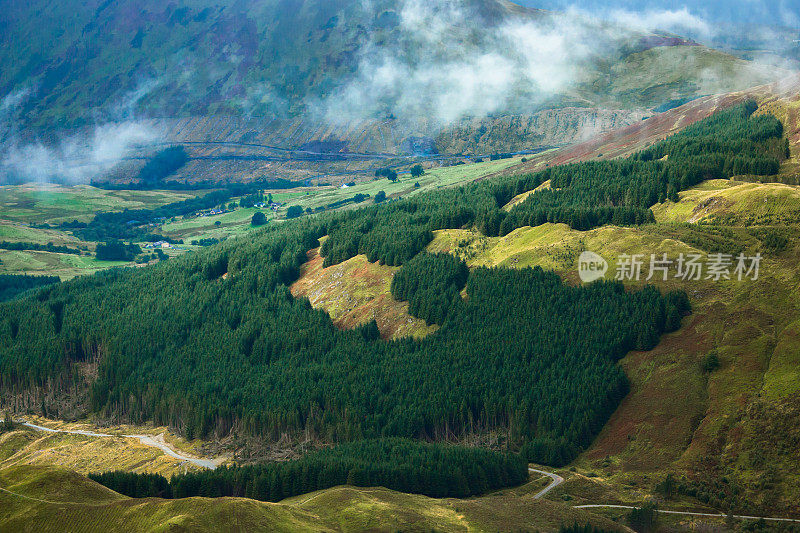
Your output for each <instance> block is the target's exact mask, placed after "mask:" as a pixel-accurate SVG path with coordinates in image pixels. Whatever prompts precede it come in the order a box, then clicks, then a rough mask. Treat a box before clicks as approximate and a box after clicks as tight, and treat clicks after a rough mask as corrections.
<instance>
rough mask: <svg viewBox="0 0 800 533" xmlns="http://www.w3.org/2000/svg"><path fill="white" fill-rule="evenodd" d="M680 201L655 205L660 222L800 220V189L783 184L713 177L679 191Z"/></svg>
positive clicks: (746, 222)
mask: <svg viewBox="0 0 800 533" xmlns="http://www.w3.org/2000/svg"><path fill="white" fill-rule="evenodd" d="M679 196H680V201H679V202H677V203H674V202H670V201H666V202H664V203H663V204H658V205H656V206H654V207H653V214H655V216H656V220H658V221H659V222H710V221H713V220H714V219H715V218H717V219H719V218H720V217H725V218H726V222H727V223H733V224H736V225H739V226H741V225H761V226H763V225H776V224H797V223H798V222H800V189H799V188H798V187H796V186H792V185H784V184H781V183H747V182H742V181H734V180H710V181H706V182H704V183H702V184H700V185H699V186H698V187H695V188H693V189H690V190H688V191H683V192H681V193H679Z"/></svg>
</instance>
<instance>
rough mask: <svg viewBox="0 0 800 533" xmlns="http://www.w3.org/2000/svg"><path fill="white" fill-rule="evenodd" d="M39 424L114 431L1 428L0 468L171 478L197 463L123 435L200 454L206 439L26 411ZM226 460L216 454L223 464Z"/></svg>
mask: <svg viewBox="0 0 800 533" xmlns="http://www.w3.org/2000/svg"><path fill="white" fill-rule="evenodd" d="M26 420H28V421H30V422H33V423H35V424H37V425H40V426H44V427H48V428H52V429H56V430H62V431H89V432H95V433H103V434H108V435H113V436H112V437H91V436H84V435H75V434H68V433H48V432H44V431H39V430H34V429H30V428H27V427H25V426H20V425H18V426H17V427H16V428H15V430H14V431H11V432H6V433H0V469H3V468H8V467H12V466H20V465H28V466H48V465H49V466H58V467H63V468H68V469H70V470H74V471H75V472H78V473H79V474H89V473H92V472H105V471H109V470H120V469H121V470H125V471H130V472H142V473H155V474H161V475H163V476H166V477H170V476H172V475H173V474H176V473H179V472H184V471H186V470H195V469H197V468H200V467H198V466H195V465H193V464H191V463H184V462H183V461H181V460H179V459H176V458H174V457H171V456H169V455H167V454H165V453H163V452H162V451H161V450H159V449H157V448H154V447H152V446H146V445H144V444H142V443H141V442H140V441H139V440H138V439H136V438H129V437H125V435H150V436H153V437H154V438H155V439H156V440H163V442H164V443H167V444H168V445H169V446H170V447H171V448H173V449H174V450H178V451H180V452H181V453H183V454H188V455H190V456H195V457H202V456H203V453H202V452H201V451H199V448H201V447H202V446H203V445H204V444H205V443H203V442H202V441H199V440H198V441H194V442H187V441H186V440H184V439H182V438H180V437H177V436H175V435H173V434H172V433H171V432H170V431H169V429H168V428H166V427H150V426H129V425H117V426H110V427H99V426H97V425H96V424H92V423H90V422H88V421H84V422H63V421H57V420H49V419H46V418H42V417H37V416H30V415H29V416H26ZM225 460H226V459H225V458H224V457H222V458H220V459H219V462H220V463H222V462H224V461H225Z"/></svg>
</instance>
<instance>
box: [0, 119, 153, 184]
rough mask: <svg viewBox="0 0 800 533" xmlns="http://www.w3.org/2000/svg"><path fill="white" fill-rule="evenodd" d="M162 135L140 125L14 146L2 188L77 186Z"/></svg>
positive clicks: (0, 165) (3, 163)
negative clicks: (36, 184) (9, 185)
mask: <svg viewBox="0 0 800 533" xmlns="http://www.w3.org/2000/svg"><path fill="white" fill-rule="evenodd" d="M159 137H160V135H159V133H158V132H157V131H155V130H154V129H152V128H151V127H149V126H146V125H144V124H142V123H139V122H124V123H119V124H105V125H101V126H97V127H96V128H94V130H93V131H92V132H91V133H89V134H75V135H71V136H68V137H65V138H63V139H62V140H61V141H59V142H58V143H57V144H55V145H53V146H49V145H47V146H46V145H44V144H42V143H28V144H18V143H10V145H9V146H8V147H7V148H6V149H5V151H4V153H3V154H2V160H0V184H5V183H22V182H39V183H62V184H67V185H75V184H81V183H88V182H90V181H91V180H93V179H95V178H97V177H99V176H101V175H102V174H104V173H106V172H108V171H109V170H111V169H112V168H114V167H115V166H116V165H117V164H119V163H120V161H122V160H123V159H124V158H125V157H126V156H128V155H129V154H130V153H131V151H132V150H133V149H135V148H137V147H139V146H144V145H148V144H152V143H153V142H154V141H156V140H158V139H159Z"/></svg>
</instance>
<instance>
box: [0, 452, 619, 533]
mask: <svg viewBox="0 0 800 533" xmlns="http://www.w3.org/2000/svg"><path fill="white" fill-rule="evenodd" d="M539 487H540V483H539V480H538V479H534V480H533V481H532V482H531V483H530V484H529V485H523V486H522V487H518V488H516V489H509V490H505V491H501V492H499V493H494V494H491V495H488V496H484V497H480V498H470V499H467V500H453V499H434V498H428V497H426V496H418V495H413V494H403V493H399V492H395V491H391V490H388V489H383V488H363V489H362V488H355V487H334V488H331V489H327V490H324V491H318V492H315V493H311V494H306V495H303V496H298V497H294V498H290V499H287V500H284V501H283V502H280V503H263V502H257V501H254V500H246V499H242V498H219V499H208V498H188V499H183V500H159V499H155V498H148V499H142V500H135V499H130V498H126V497H124V496H120V495H119V494H117V493H115V492H112V491H110V490H108V489H106V488H105V487H102V486H101V485H98V484H96V483H94V482H92V481H90V480H88V479H86V478H84V477H82V476H80V475H78V474H75V473H73V472H69V471H66V470H62V469H59V468H54V467H31V466H26V467H21V466H20V467H12V468H5V469H0V489H5V491H3V490H0V529H3V530H8V531H65V530H69V531H82V532H83V531H86V532H93V531H98V532H109V531H125V532H136V531H167V530H169V531H172V530H178V531H221V530H225V531H247V532H250V531H387V532H390V531H392V532H393V531H443V532H451V531H452V532H461V531H476V532H480V531H532V530H539V531H555V530H557V529H558V528H559V527H560V526H561V525H562V524H572V523H574V522H579V523H582V524H583V523H592V524H595V525H597V526H601V527H603V528H605V529H608V530H611V531H622V530H624V529H625V528H623V527H621V526H619V525H616V524H614V523H613V522H611V521H609V520H606V519H603V518H600V517H595V516H592V515H590V514H589V513H587V512H585V511H581V510H575V509H571V508H569V507H568V506H566V505H565V504H557V503H553V502H549V501H541V500H535V499H534V498H533V494H534V493H535V490H536V489H538V488H539ZM6 491H11V492H10V493H9V492H6Z"/></svg>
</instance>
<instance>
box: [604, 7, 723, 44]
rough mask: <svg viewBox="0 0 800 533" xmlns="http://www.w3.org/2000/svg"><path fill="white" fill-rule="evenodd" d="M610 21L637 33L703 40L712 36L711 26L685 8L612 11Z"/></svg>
mask: <svg viewBox="0 0 800 533" xmlns="http://www.w3.org/2000/svg"><path fill="white" fill-rule="evenodd" d="M609 18H610V20H612V21H613V22H615V23H617V24H619V25H621V26H624V27H626V28H631V29H634V30H639V31H646V32H652V31H658V30H661V31H668V32H672V33H676V34H682V35H683V34H690V35H699V36H703V37H705V38H708V37H711V36H712V34H713V29H712V26H711V25H710V24H709V23H708V22H706V21H705V20H703V19H702V18H700V17H699V16H697V15H694V14H693V13H691V12H690V11H689V10H688V9H687V8H685V7H684V8H683V9H678V10H671V9H660V10H647V11H642V12H633V11H625V10H614V11H612V12H611V13H610V14H609Z"/></svg>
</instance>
